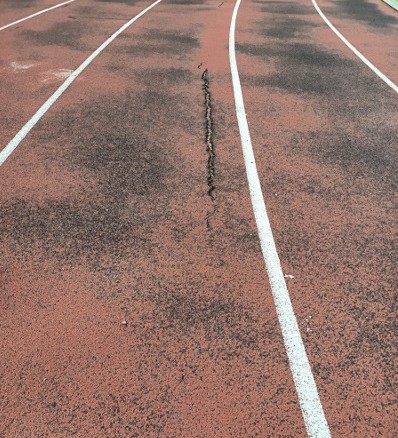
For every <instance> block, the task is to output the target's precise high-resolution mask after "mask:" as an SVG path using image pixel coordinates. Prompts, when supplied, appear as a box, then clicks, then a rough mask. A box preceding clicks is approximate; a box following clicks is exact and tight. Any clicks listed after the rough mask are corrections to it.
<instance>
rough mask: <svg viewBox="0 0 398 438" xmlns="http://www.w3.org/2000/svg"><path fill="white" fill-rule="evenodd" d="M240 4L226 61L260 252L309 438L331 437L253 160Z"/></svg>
mask: <svg viewBox="0 0 398 438" xmlns="http://www.w3.org/2000/svg"><path fill="white" fill-rule="evenodd" d="M240 3H241V0H237V2H236V5H235V9H234V12H233V14H232V20H231V28H230V33H229V60H230V64H231V74H232V85H233V89H234V96H235V105H236V115H237V118H238V124H239V131H240V136H241V142H242V149H243V156H244V161H245V167H246V173H247V179H248V183H249V189H250V196H251V201H252V205H253V211H254V217H255V220H256V224H257V229H258V235H259V238H260V243H261V250H262V253H263V257H264V261H265V266H266V269H267V272H268V277H269V281H270V284H271V289H272V295H273V298H274V302H275V307H276V311H277V315H278V319H279V324H280V326H281V330H282V336H283V341H284V343H285V348H286V352H287V356H288V358H289V363H290V368H291V371H292V374H293V380H294V383H295V386H296V390H297V394H298V398H299V402H300V407H301V411H302V414H303V418H304V423H305V427H306V429H307V433H308V436H310V437H316V438H329V437H330V436H331V435H330V431H329V426H328V424H327V421H326V418H325V414H324V412H323V408H322V404H321V401H320V399H319V395H318V390H317V388H316V383H315V379H314V376H313V374H312V371H311V366H310V364H309V361H308V357H307V354H306V352H305V347H304V344H303V340H302V338H301V335H300V330H299V327H298V324H297V320H296V316H295V314H294V311H293V306H292V303H291V300H290V296H289V292H288V290H287V286H286V282H285V278H284V276H283V272H282V267H281V264H280V260H279V256H278V252H277V250H276V246H275V241H274V238H273V235H272V230H271V225H270V222H269V219H268V215H267V210H266V207H265V202H264V198H263V194H262V190H261V185H260V180H259V177H258V173H257V167H256V162H255V159H254V153H253V148H252V144H251V139H250V133H249V127H248V124H247V119H246V112H245V106H244V102H243V95H242V88H241V85H240V79H239V73H238V67H237V65H236V56H235V26H236V16H237V14H238V9H239V6H240Z"/></svg>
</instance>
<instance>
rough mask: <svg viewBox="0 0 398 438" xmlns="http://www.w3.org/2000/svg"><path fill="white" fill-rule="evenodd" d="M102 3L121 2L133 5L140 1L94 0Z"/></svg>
mask: <svg viewBox="0 0 398 438" xmlns="http://www.w3.org/2000/svg"><path fill="white" fill-rule="evenodd" d="M94 1H96V2H100V3H121V4H124V5H128V6H133V5H135V4H136V3H138V2H139V0H94Z"/></svg>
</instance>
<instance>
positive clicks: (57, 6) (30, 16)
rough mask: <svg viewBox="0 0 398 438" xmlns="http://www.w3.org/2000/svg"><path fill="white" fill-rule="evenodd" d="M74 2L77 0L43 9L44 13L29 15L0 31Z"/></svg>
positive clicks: (3, 27)
mask: <svg viewBox="0 0 398 438" xmlns="http://www.w3.org/2000/svg"><path fill="white" fill-rule="evenodd" d="M74 1H76V0H68V1H66V2H63V3H59V4H58V5H55V6H51V8H47V9H43V10H42V11H39V12H36V13H34V14H32V15H29V16H27V17H25V18H21V19H20V20H17V21H13V22H12V23H9V24H5V25H4V26H1V27H0V31H2V30H4V29H7V28H9V27H11V26H15V25H16V24H18V23H22V21H26V20H29V18H33V17H37V16H38V15H41V14H45V13H46V12H49V11H52V10H53V9H56V8H60V7H61V6H64V5H67V4H69V3H72V2H74Z"/></svg>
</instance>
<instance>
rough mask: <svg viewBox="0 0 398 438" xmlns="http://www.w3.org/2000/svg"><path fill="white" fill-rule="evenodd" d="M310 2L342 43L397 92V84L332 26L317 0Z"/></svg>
mask: <svg viewBox="0 0 398 438" xmlns="http://www.w3.org/2000/svg"><path fill="white" fill-rule="evenodd" d="M311 1H312V4H313V5H314V8H315V9H316V11H317V12H318V14H319V15H320V16H321V17H322V19H323V21H324V22H325V23H326V24H327V25H328V26H329V27H330V29H332V31H333V32H334V33H335V34H336V35H337V36H338V37H339V38H340V39H341V41H343V43H344V44H345V45H346V46H347V47H348V48H349V49H351V50H352V51H353V52H354V53H355V54H356V55H357V56H358V58H359V59H360V60H361V61H362V62H364V63H365V64H366V65H367V66H368V67H369V68H370V69H371V70H372V71H373V72H374V73H376V74H377V76H378V77H379V78H380V79H381V80H383V81H384V82H385V83H386V84H387V85H388V86H389V87H391V88H392V89H393V90H394V91H395V92H396V93H398V86H397V85H396V84H394V82H393V81H392V80H391V79H389V78H388V77H387V76H386V75H385V74H384V73H382V72H381V71H380V70H379V69H378V68H377V67H376V66H375V65H373V64H372V63H371V62H370V61H369V59H367V58H366V57H365V56H364V55H362V53H361V52H360V51H359V50H358V49H357V48H355V47H354V46H353V45H352V44H351V43H350V42H349V41H348V40H347V39H346V38H345V37H344V36H343V35H342V34H341V33H340V32H339V31H338V30H337V29H336V28H335V27H334V26H333V24H332V23H331V22H330V21H329V20H328V18H327V17H326V16H325V14H324V13H323V12H322V11H321V8H320V7H319V6H318V4H317V2H316V1H315V0H311Z"/></svg>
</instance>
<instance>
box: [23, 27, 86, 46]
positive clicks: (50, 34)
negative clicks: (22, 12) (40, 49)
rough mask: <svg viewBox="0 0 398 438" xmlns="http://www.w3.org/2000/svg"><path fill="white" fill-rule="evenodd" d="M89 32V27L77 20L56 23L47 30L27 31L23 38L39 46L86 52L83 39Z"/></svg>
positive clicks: (24, 31)
mask: <svg viewBox="0 0 398 438" xmlns="http://www.w3.org/2000/svg"><path fill="white" fill-rule="evenodd" d="M86 32H87V25H86V24H83V23H79V22H77V21H75V20H69V21H65V22H62V23H61V22H60V23H55V24H53V25H52V26H51V27H50V28H49V29H47V30H31V29H26V30H23V31H22V32H21V34H22V36H23V37H24V38H25V39H26V40H27V41H29V42H30V43H33V44H35V45H37V46H65V47H70V48H72V49H75V50H84V49H85V45H84V44H83V42H82V37H83V36H84V35H85V33H86Z"/></svg>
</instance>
